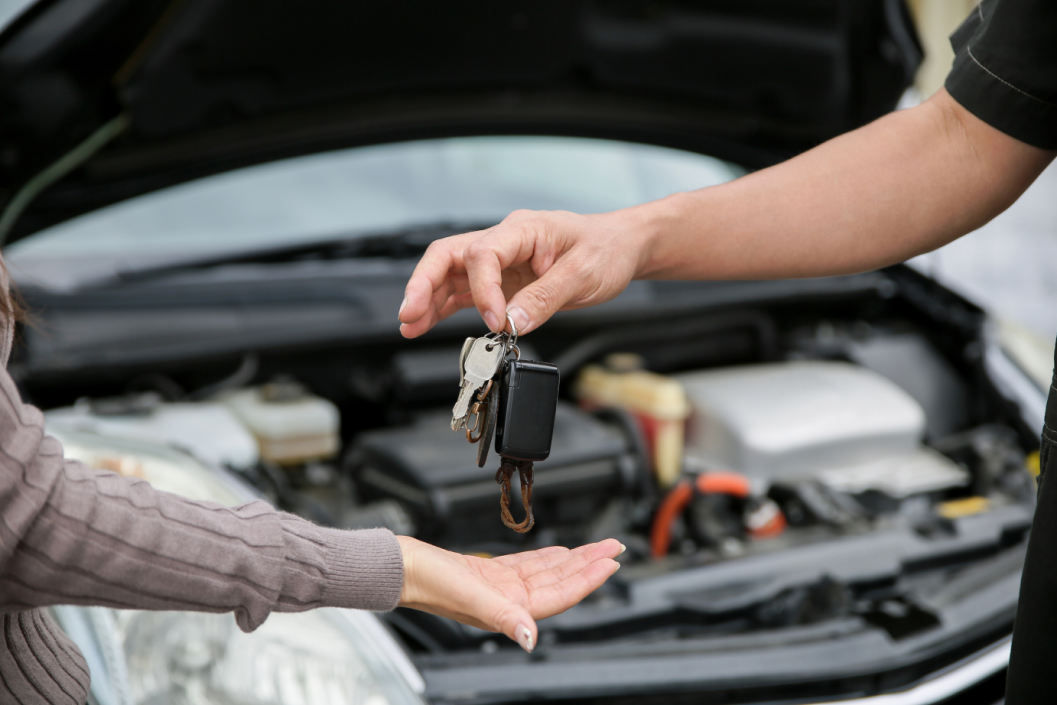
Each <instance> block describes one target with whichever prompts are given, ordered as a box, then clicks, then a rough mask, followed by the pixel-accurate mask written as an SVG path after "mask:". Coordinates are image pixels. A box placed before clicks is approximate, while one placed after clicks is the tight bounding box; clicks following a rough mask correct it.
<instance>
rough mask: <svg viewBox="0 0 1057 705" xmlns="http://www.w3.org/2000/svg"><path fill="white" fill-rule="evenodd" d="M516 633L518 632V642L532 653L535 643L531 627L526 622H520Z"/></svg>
mask: <svg viewBox="0 0 1057 705" xmlns="http://www.w3.org/2000/svg"><path fill="white" fill-rule="evenodd" d="M514 633H515V634H517V643H518V644H520V645H521V648H522V649H524V650H525V651H527V652H529V653H530V654H531V653H532V649H533V648H534V647H535V645H534V644H533V643H532V632H530V631H529V628H528V627H526V626H525V625H524V624H519V625H517V629H515V630H514Z"/></svg>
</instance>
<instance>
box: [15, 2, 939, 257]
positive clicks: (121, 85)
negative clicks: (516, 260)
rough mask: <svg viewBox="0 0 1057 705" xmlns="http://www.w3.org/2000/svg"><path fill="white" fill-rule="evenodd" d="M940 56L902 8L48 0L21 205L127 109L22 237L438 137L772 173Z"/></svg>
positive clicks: (874, 108)
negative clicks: (635, 146) (341, 152)
mask: <svg viewBox="0 0 1057 705" xmlns="http://www.w3.org/2000/svg"><path fill="white" fill-rule="evenodd" d="M919 61H920V50H919V47H918V43H917V40H916V37H915V35H914V32H913V29H912V25H911V23H910V22H909V20H908V16H907V13H906V11H905V7H904V6H903V4H902V0H870V1H868V2H863V1H862V0H804V1H801V2H797V3H789V2H787V1H784V0H751V1H750V0H707V1H702V0H697V1H690V0H683V1H675V0H672V1H667V2H666V1H663V0H652V1H644V0H612V1H605V0H540V1H538V2H534V3H514V4H511V3H501V4H497V3H494V2H481V1H479V0H474V1H466V2H460V3H456V4H450V3H422V2H407V1H406V0H402V1H401V0H394V1H392V2H388V3H350V2H340V1H338V0H302V1H301V2H297V3H291V2H282V1H280V0H56V1H54V2H47V1H45V2H41V3H38V4H37V5H34V6H33V7H32V8H31V9H30V10H29V11H27V12H26V13H25V14H24V15H23V16H21V17H20V18H19V19H18V20H17V21H16V22H14V23H13V24H12V25H11V26H10V27H9V28H8V29H7V30H6V31H5V32H4V33H3V34H2V35H0V202H4V203H10V202H11V200H12V199H13V198H14V197H15V195H16V194H17V193H18V191H19V189H22V188H24V187H25V185H26V184H27V183H30V182H31V181H32V180H33V179H34V177H35V176H37V175H39V174H40V173H41V172H42V171H44V170H45V169H47V168H48V167H49V165H53V164H54V163H55V162H56V161H57V160H60V159H61V158H62V157H63V156H64V155H68V154H69V153H70V152H71V150H75V148H77V146H78V145H83V144H84V143H85V141H86V140H89V139H90V137H91V136H92V135H93V134H95V135H96V136H97V137H98V136H99V135H100V129H101V128H102V127H103V126H104V125H106V124H107V123H108V122H109V123H110V124H111V125H115V124H116V125H117V126H118V128H119V129H114V130H111V133H112V134H113V136H112V137H110V138H104V139H97V140H96V143H95V144H94V145H93V149H92V150H91V151H90V156H87V154H89V151H88V150H82V151H83V152H85V155H82V158H81V159H78V160H76V161H77V165H76V167H75V168H68V169H66V170H65V172H64V175H63V177H62V178H61V179H57V180H56V183H53V184H51V183H49V184H48V188H46V189H43V188H42V189H40V190H41V191H42V192H41V193H40V194H39V196H37V197H36V198H35V199H34V200H33V202H32V203H31V204H30V205H29V207H28V208H26V210H25V212H24V213H23V214H22V215H21V217H20V218H19V220H18V222H17V223H16V224H15V226H14V228H13V229H12V231H11V233H10V237H9V238H8V241H9V242H10V241H11V240H13V239H17V238H18V237H21V236H25V235H26V234H29V233H31V232H35V231H36V230H39V229H41V228H43V227H46V226H48V225H50V224H53V223H55V222H59V221H61V220H65V219H67V218H70V217H73V216H75V215H78V214H80V213H83V212H86V211H89V210H93V209H95V208H98V207H100V206H103V205H106V204H109V203H113V202H115V201H119V200H122V199H124V198H128V197H130V196H133V195H137V194H139V193H144V192H146V191H150V190H153V189H156V188H160V187H163V186H166V185H170V184H174V183H179V182H181V181H184V180H188V179H191V178H196V177H198V176H203V175H206V174H210V173H215V172H218V171H223V170H226V169H230V168H233V167H237V166H242V165H246V164H252V163H257V162H261V161H266V160H270V159H275V158H281V157H285V156H292V155H296V154H304V153H308V152H312V151H318V150H323V149H330V148H336V147H344V146H353V145H359V144H370V143H379V142H388V141H394V140H405V139H417V138H423V137H438V136H453V135H466V134H524V133H533V134H565V135H579V136H591V137H607V138H616V139H628V140H634V141H640V142H650V143H655V144H663V145H667V146H673V147H679V148H684V149H690V150H694V151H700V152H708V153H711V154H713V155H716V156H722V157H726V158H730V159H736V160H738V161H741V162H742V163H744V164H747V165H749V166H761V165H764V164H767V163H770V162H773V161H776V160H778V159H781V158H784V157H786V156H789V155H790V154H792V153H795V152H797V151H800V150H803V149H805V148H808V147H810V146H812V145H813V144H816V143H818V142H820V141H823V140H825V139H827V138H829V137H832V136H834V135H836V134H839V133H841V132H844V131H847V130H849V129H852V128H854V127H856V126H858V125H861V124H863V123H865V122H867V121H869V120H871V119H874V118H876V117H878V116H880V115H881V114H883V113H885V112H886V111H889V110H891V109H892V108H893V106H894V105H895V103H896V102H897V100H898V98H899V96H900V94H901V93H902V91H903V90H904V89H905V88H906V86H907V85H908V84H909V82H910V79H911V78H912V76H913V72H914V70H915V69H916V67H917V64H918V63H919ZM118 116H124V117H123V118H122V119H121V120H120V121H118V122H116V123H115V122H114V120H115V118H117V117H118ZM99 144H102V146H101V147H99ZM95 147H98V148H97V149H95ZM67 161H69V160H67Z"/></svg>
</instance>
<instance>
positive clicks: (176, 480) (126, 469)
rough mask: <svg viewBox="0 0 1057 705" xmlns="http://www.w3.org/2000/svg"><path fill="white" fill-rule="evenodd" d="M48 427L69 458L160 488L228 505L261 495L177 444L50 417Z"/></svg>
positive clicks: (257, 497) (190, 497)
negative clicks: (119, 435)
mask: <svg viewBox="0 0 1057 705" xmlns="http://www.w3.org/2000/svg"><path fill="white" fill-rule="evenodd" d="M47 431H48V433H49V434H50V435H52V436H54V437H55V438H57V439H58V440H59V441H60V442H61V443H62V446H63V451H64V453H65V456H66V457H67V458H71V459H73V460H80V461H81V462H82V463H84V464H85V465H87V466H88V467H90V468H98V469H100V470H110V471H111V472H116V473H118V474H119V475H126V476H128V477H138V478H141V479H143V480H146V481H147V482H149V483H150V484H151V485H152V486H153V487H154V488H155V489H158V490H162V491H165V492H172V493H173V494H178V495H180V496H182V497H187V498H188V499H197V500H207V501H210V502H219V503H220V504H227V505H236V504H242V503H243V502H248V501H250V500H252V499H259V496H258V495H255V494H254V493H253V491H252V490H250V489H249V488H248V487H247V486H245V485H243V484H242V483H241V482H240V481H238V480H236V479H235V478H234V477H233V476H231V475H228V474H226V473H221V472H217V471H216V470H214V469H213V468H211V467H209V466H207V465H205V464H204V463H202V462H199V461H198V460H196V459H195V458H193V457H192V456H190V455H188V454H186V453H183V452H181V451H179V450H176V449H175V448H168V447H166V446H163V445H157V444H154V443H149V442H146V441H136V440H128V439H124V438H110V437H107V436H100V435H98V434H95V433H88V432H84V431H78V430H72V429H68V428H65V427H63V426H62V425H60V424H56V423H53V422H52V421H51V420H50V419H49V420H48V423H47Z"/></svg>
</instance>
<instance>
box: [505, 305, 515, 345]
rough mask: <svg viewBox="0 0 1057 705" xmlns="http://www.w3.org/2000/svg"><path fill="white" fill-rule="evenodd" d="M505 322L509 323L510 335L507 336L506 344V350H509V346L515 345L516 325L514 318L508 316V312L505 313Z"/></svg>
mask: <svg viewBox="0 0 1057 705" xmlns="http://www.w3.org/2000/svg"><path fill="white" fill-rule="evenodd" d="M506 322H507V323H509V324H510V335H508V336H507V340H508V341H509V342H508V343H507V346H506V349H507V351H509V350H510V349H511V348H516V347H517V326H515V325H514V319H513V318H511V317H510V314H509V313H507V315H506Z"/></svg>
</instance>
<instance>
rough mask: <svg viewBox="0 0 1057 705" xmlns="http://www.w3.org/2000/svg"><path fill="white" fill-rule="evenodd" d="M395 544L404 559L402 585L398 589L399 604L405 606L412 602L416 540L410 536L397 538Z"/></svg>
mask: <svg viewBox="0 0 1057 705" xmlns="http://www.w3.org/2000/svg"><path fill="white" fill-rule="evenodd" d="M396 542H397V544H398V545H399V546H400V554H401V556H402V557H403V559H404V584H403V586H402V587H401V588H400V604H401V605H407V604H411V603H412V602H414V592H415V591H414V578H413V576H414V566H415V544H417V543H418V540H417V539H413V538H411V537H410V536H397V537H396Z"/></svg>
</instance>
